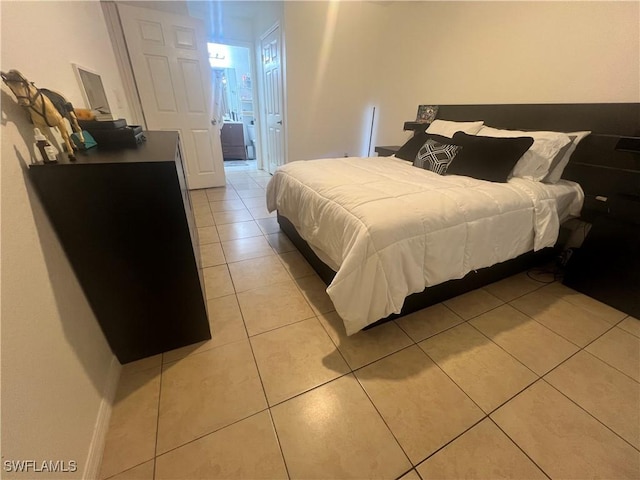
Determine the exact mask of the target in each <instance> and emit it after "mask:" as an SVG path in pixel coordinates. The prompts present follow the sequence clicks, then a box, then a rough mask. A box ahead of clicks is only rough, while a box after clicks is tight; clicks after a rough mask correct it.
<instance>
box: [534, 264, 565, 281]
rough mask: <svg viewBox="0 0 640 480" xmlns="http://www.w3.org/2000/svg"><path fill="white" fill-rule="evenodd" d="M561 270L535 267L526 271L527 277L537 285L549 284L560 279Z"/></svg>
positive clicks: (558, 268) (556, 267)
mask: <svg viewBox="0 0 640 480" xmlns="http://www.w3.org/2000/svg"><path fill="white" fill-rule="evenodd" d="M562 275H563V272H562V269H561V268H560V267H558V266H555V267H536V268H531V269H529V270H528V271H527V277H529V278H530V279H531V280H534V281H536V282H539V283H544V284H549V283H553V282H555V281H557V280H560V279H561V278H562Z"/></svg>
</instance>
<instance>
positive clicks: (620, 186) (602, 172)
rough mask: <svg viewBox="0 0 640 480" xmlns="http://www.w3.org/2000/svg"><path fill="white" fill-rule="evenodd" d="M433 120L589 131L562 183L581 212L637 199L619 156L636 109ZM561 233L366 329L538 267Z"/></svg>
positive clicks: (636, 182)
mask: <svg viewBox="0 0 640 480" xmlns="http://www.w3.org/2000/svg"><path fill="white" fill-rule="evenodd" d="M437 118H439V119H443V120H456V121H473V120H484V122H485V124H486V125H489V126H492V127H496V128H508V129H519V130H553V131H565V132H572V131H581V130H590V131H591V132H592V134H591V135H589V136H588V137H586V138H585V139H584V140H583V141H582V142H581V143H580V144H579V145H578V148H577V149H576V151H575V153H574V154H573V156H572V157H571V162H570V164H569V165H568V166H567V168H566V169H565V173H564V175H563V178H566V179H568V180H573V181H576V182H578V183H579V184H580V185H581V186H582V188H583V190H584V192H585V205H584V207H583V211H585V210H589V209H597V208H602V207H601V202H599V201H597V200H596V197H602V196H605V197H608V196H610V195H614V194H621V193H623V194H632V195H638V194H640V155H638V154H637V153H632V152H629V151H626V150H625V147H627V146H628V145H629V144H631V145H632V146H633V145H635V148H636V149H637V145H638V141H640V138H638V137H640V103H599V104H527V105H516V104H510V105H440V106H439V110H438V117H437ZM621 147H622V148H621ZM632 148H634V147H632ZM277 218H278V223H279V224H280V228H281V229H282V230H283V231H284V233H285V234H286V235H287V236H288V237H289V238H290V239H291V241H292V242H293V244H294V245H295V246H296V247H297V248H298V250H299V251H300V253H301V254H302V255H303V256H304V257H305V258H306V259H307V261H308V262H309V263H310V264H311V266H312V267H313V269H314V270H315V271H316V272H317V273H318V275H319V276H320V278H322V280H323V281H324V282H325V283H326V284H327V285H329V284H330V283H331V281H332V280H333V277H334V276H335V274H336V273H335V272H334V271H333V270H332V269H331V268H330V267H328V266H327V265H326V264H325V263H323V262H322V261H321V260H320V259H319V258H318V256H317V255H316V254H315V253H314V252H313V250H312V249H311V248H310V247H309V245H308V244H307V242H306V241H305V240H304V239H302V237H300V235H299V234H298V232H297V231H296V229H295V227H294V225H293V224H292V223H291V222H290V221H289V219H287V218H286V217H284V216H282V215H280V214H278V217H277ZM563 233H566V232H563V231H562V229H561V236H560V238H559V240H558V242H557V243H556V247H552V248H546V249H543V250H540V251H538V252H527V253H525V254H523V255H520V256H519V257H516V258H514V259H511V260H507V261H506V262H502V263H498V264H496V265H493V266H491V267H487V268H482V269H480V270H474V271H472V272H469V273H468V274H467V275H466V276H465V277H463V278H461V279H457V280H449V281H447V282H444V283H441V284H439V285H435V286H433V287H428V288H426V289H425V290H423V291H422V292H420V293H414V294H412V295H409V296H408V297H406V299H405V302H404V305H403V307H402V311H401V313H400V314H392V315H390V316H388V317H386V318H384V319H381V320H379V321H377V322H375V323H373V324H371V325H369V326H367V327H366V329H368V328H371V327H373V326H376V325H378V324H380V323H384V322H387V321H389V320H392V319H394V318H398V317H401V316H404V315H407V314H409V313H412V312H415V311H417V310H421V309H423V308H425V307H428V306H430V305H434V304H436V303H439V302H442V301H444V300H446V299H449V298H452V297H455V296H458V295H461V294H463V293H466V292H469V291H471V290H475V289H477V288H480V287H482V286H484V285H488V284H490V283H493V282H496V281H498V280H501V279H503V278H506V277H509V276H511V275H515V274H516V273H519V272H522V271H525V270H527V269H529V268H531V267H533V266H536V265H542V264H544V263H546V262H548V261H550V260H551V259H553V258H554V257H555V256H557V255H558V254H559V252H560V249H561V245H562V244H563V243H564V240H565V238H563Z"/></svg>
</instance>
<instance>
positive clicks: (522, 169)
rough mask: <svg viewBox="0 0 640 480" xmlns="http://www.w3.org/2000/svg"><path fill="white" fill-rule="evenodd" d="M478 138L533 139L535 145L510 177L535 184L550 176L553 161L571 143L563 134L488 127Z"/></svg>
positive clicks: (514, 168) (479, 133) (521, 159)
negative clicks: (531, 181)
mask: <svg viewBox="0 0 640 480" xmlns="http://www.w3.org/2000/svg"><path fill="white" fill-rule="evenodd" d="M478 136H481V137H501V138H513V137H531V138H533V145H531V147H530V148H529V150H527V151H526V152H525V154H524V155H523V156H522V157H521V158H520V160H518V162H517V163H516V165H515V167H513V171H512V172H511V175H510V177H518V178H524V179H525V180H533V181H535V182H539V181H541V180H542V179H544V178H545V177H546V176H547V175H548V174H549V170H550V169H551V163H552V162H553V159H554V158H555V157H556V155H558V153H559V152H560V149H561V148H562V147H564V146H565V145H568V144H569V143H570V142H571V139H570V138H569V137H568V135H567V134H565V133H561V132H524V131H521V130H500V129H497V128H492V127H486V126H484V127H482V128H481V129H480V131H479V132H478Z"/></svg>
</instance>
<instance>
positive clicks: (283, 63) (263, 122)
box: [255, 20, 289, 172]
mask: <svg viewBox="0 0 640 480" xmlns="http://www.w3.org/2000/svg"><path fill="white" fill-rule="evenodd" d="M277 28H279V29H280V69H281V78H282V87H281V88H282V91H281V92H280V98H282V136H283V141H284V145H283V148H282V154H283V157H284V159H283V165H284V164H286V163H289V149H288V147H287V146H288V145H289V122H288V121H287V55H286V46H285V35H284V31H283V29H282V25H281V22H280V21H279V20H278V21H276V22H275V23H274V24H273V25H271V27H269V28H268V29H266V30H265V31H264V33H262V35H260V36H259V38H257V39H256V49H255V52H256V53H255V61H256V63H257V64H258V65H260V75H259V80H260V82H259V86H260V93H261V95H262V97H261V98H265V93H264V70H263V69H262V41H263V40H264V39H265V38H266V37H267V36H268V35H271V33H273V31H274V30H276V29H277ZM266 128H267V115H266V113H265V111H264V109H262V108H261V109H260V150H261V152H267V151H269V149H268V146H267V144H266V143H267V135H268V133H267V131H266ZM265 167H266V168H264V171H265V172H268V171H269V165H268V162H267V163H266V165H265Z"/></svg>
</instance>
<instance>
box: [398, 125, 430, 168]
mask: <svg viewBox="0 0 640 480" xmlns="http://www.w3.org/2000/svg"><path fill="white" fill-rule="evenodd" d="M427 138H428V136H427V132H425V131H424V130H418V131H416V132H415V133H414V134H413V136H412V137H411V138H410V139H409V140H407V141H406V143H405V144H404V145H402V146H401V147H400V149H399V150H398V151H397V152H396V158H401V159H402V160H408V161H410V162H413V161H414V160H415V159H416V157H417V156H418V150H420V148H421V147H422V145H424V142H426V141H427Z"/></svg>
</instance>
